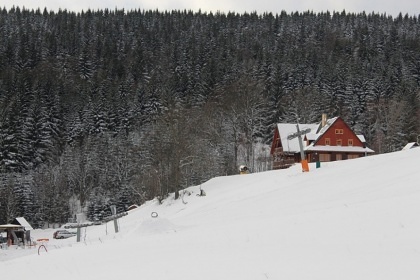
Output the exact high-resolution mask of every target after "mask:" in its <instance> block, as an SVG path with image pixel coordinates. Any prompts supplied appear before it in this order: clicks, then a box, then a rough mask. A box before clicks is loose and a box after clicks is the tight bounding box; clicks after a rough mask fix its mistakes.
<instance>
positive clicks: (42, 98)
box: [0, 7, 420, 227]
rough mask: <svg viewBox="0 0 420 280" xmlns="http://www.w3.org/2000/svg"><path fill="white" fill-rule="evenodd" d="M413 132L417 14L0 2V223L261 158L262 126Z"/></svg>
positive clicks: (266, 132)
mask: <svg viewBox="0 0 420 280" xmlns="http://www.w3.org/2000/svg"><path fill="white" fill-rule="evenodd" d="M322 113H326V114H328V116H331V117H332V116H341V117H342V118H343V119H344V120H345V121H346V122H347V123H348V124H349V125H350V126H351V127H352V128H353V129H354V130H355V132H357V133H360V134H363V135H365V137H366V140H367V143H368V145H369V147H371V148H372V149H374V150H375V151H376V152H377V153H386V152H392V151H396V150H399V149H401V148H402V147H403V146H404V145H405V144H406V143H407V142H411V141H416V137H417V136H418V135H419V134H420V123H419V122H420V16H418V17H411V16H408V15H406V16H404V15H401V14H400V15H399V16H398V17H395V18H394V17H391V16H388V15H385V14H366V13H359V14H354V13H346V12H345V11H342V12H331V13H330V12H325V13H317V14H315V13H312V12H303V13H297V12H296V13H292V14H288V13H286V12H279V13H278V14H271V13H266V14H257V13H245V14H236V13H228V14H224V13H202V12H191V11H171V12H160V11H157V10H156V11H144V10H132V11H124V10H99V11H92V10H88V11H83V12H80V13H74V12H69V11H66V10H60V11H58V12H52V11H47V10H43V11H42V10H36V11H35V10H25V9H21V8H18V7H15V8H12V9H10V10H5V9H3V10H0V224H1V223H7V222H10V221H11V220H13V219H14V218H15V217H18V216H24V217H25V218H26V219H27V220H28V221H30V222H31V223H32V224H33V225H34V226H35V227H38V226H48V225H51V224H56V223H58V224H62V223H65V222H68V221H70V220H71V219H73V218H74V214H75V213H77V212H80V211H82V210H83V211H84V212H85V213H86V215H87V216H88V218H89V219H90V220H101V219H102V218H103V217H104V216H108V215H109V214H110V210H109V205H111V204H114V205H117V208H118V210H119V211H124V210H126V209H127V207H128V206H129V205H131V204H141V203H143V202H144V201H146V200H149V199H152V198H157V199H159V200H162V199H164V198H165V197H166V196H167V195H168V194H169V193H173V192H174V193H175V196H176V198H178V197H179V196H182V195H184V192H183V191H182V190H183V189H184V188H185V187H187V186H190V185H199V184H200V183H202V182H203V181H206V180H208V179H210V178H212V177H214V176H221V175H230V174H237V173H238V170H237V168H238V165H240V164H246V165H247V166H248V167H249V168H250V169H251V171H252V172H258V171H264V170H268V169H270V160H269V151H268V149H267V147H266V146H265V145H264V144H270V141H271V137H272V133H273V128H274V125H275V124H276V123H277V122H291V123H295V122H297V121H299V122H301V123H309V122H318V121H320V118H321V114H322Z"/></svg>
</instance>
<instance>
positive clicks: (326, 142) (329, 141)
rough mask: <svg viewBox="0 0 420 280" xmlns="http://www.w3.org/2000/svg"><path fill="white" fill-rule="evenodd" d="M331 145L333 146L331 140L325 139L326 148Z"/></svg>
mask: <svg viewBox="0 0 420 280" xmlns="http://www.w3.org/2000/svg"><path fill="white" fill-rule="evenodd" d="M329 145H331V140H330V138H325V146H329Z"/></svg>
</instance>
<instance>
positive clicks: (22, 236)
mask: <svg viewBox="0 0 420 280" xmlns="http://www.w3.org/2000/svg"><path fill="white" fill-rule="evenodd" d="M31 230H33V228H32V226H31V225H30V224H29V223H28V221H27V220H26V219H25V218H23V217H19V218H16V219H14V220H13V222H12V223H11V224H5V225H0V232H6V240H7V245H8V246H10V245H27V244H30V242H31Z"/></svg>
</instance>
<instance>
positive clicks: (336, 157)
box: [335, 154, 343, 160]
mask: <svg viewBox="0 0 420 280" xmlns="http://www.w3.org/2000/svg"><path fill="white" fill-rule="evenodd" d="M335 160H343V155H342V154H336V155H335Z"/></svg>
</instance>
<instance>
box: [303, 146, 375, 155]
mask: <svg viewBox="0 0 420 280" xmlns="http://www.w3.org/2000/svg"><path fill="white" fill-rule="evenodd" d="M305 151H311V152H321V151H322V152H342V153H369V154H370V153H374V151H373V150H372V149H369V148H363V147H357V146H319V145H317V146H314V145H313V144H311V145H309V146H307V147H306V148H305Z"/></svg>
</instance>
